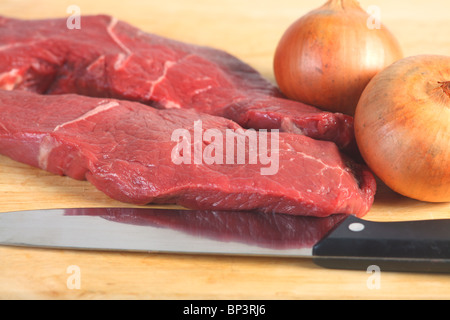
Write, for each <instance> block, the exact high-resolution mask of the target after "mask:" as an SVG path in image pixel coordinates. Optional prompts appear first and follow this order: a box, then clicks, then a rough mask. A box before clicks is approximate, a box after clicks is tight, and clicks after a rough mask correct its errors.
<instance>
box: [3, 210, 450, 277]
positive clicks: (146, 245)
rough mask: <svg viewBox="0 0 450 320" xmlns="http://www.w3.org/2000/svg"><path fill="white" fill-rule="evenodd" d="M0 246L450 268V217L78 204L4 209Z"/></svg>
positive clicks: (394, 268)
mask: <svg viewBox="0 0 450 320" xmlns="http://www.w3.org/2000/svg"><path fill="white" fill-rule="evenodd" d="M0 245H5V246H27V247H44V248H54V249H73V250H108V251H109V250H112V251H135V252H167V253H189V254H226V255H245V256H274V257H292V258H312V260H313V261H314V262H315V263H316V264H317V265H319V266H321V267H325V268H333V269H359V270H367V268H368V267H370V266H374V265H375V266H378V267H379V269H380V270H384V271H401V272H443V273H447V272H450V219H448V220H447V219H444V220H442V219H441V220H423V221H405V222H373V221H366V220H362V219H359V218H356V217H354V216H348V215H332V216H329V217H325V218H317V217H305V216H293V215H283V214H269V213H258V212H238V211H202V210H173V209H152V208H78V209H73V208H71V209H49V210H29V211H16V212H7V213H0Z"/></svg>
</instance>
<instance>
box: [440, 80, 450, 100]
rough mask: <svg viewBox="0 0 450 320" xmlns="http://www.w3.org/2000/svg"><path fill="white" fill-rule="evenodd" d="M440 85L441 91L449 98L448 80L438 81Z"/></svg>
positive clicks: (449, 86) (449, 82)
mask: <svg viewBox="0 0 450 320" xmlns="http://www.w3.org/2000/svg"><path fill="white" fill-rule="evenodd" d="M438 83H439V84H440V85H441V89H442V91H444V93H445V94H446V95H447V97H449V98H450V81H443V82H440V81H439V82H438Z"/></svg>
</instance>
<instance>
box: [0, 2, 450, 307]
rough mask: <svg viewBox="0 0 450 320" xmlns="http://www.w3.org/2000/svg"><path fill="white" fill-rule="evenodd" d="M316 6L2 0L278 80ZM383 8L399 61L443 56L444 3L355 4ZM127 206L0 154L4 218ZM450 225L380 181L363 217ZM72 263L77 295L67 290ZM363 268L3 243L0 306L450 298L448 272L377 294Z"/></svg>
mask: <svg viewBox="0 0 450 320" xmlns="http://www.w3.org/2000/svg"><path fill="white" fill-rule="evenodd" d="M322 3H323V1H302V0H278V1H266V0H246V1H242V0H240V1H237V0H226V1H218V0H203V1H201V0H197V1H195V0H176V1H174V0H167V1H159V0H158V1H154V0H149V1H137V0H128V1H105V0H101V1H92V0H91V1H86V0H74V1H73V0H70V1H66V0H58V1H56V0H52V1H50V0H41V1H37V0H0V15H5V16H10V17H18V18H29V19H32V18H53V17H67V16H68V15H69V14H68V13H67V12H66V10H67V7H68V6H69V5H72V4H75V5H77V6H78V7H79V8H80V9H81V13H82V14H98V13H104V14H111V15H114V16H116V17H117V18H119V19H122V20H125V21H128V22H129V23H131V24H134V25H135V26H137V27H139V28H141V29H143V30H145V31H148V32H153V33H157V34H160V35H163V36H168V37H171V38H173V39H178V40H182V41H187V42H191V43H197V44H202V45H208V46H213V47H216V48H220V49H223V50H226V51H228V52H230V53H232V54H234V55H236V56H238V57H239V58H241V59H242V60H244V61H245V62H247V63H249V64H250V65H252V66H254V67H255V68H256V69H258V70H259V71H260V72H261V73H262V74H263V75H264V76H266V77H267V78H268V79H270V80H271V81H274V78H273V71H272V59H273V53H274V50H275V47H276V44H277V42H278V40H279V38H280V37H281V35H282V33H283V32H284V30H285V29H286V28H287V27H288V26H289V25H290V24H291V23H292V22H293V21H294V20H295V19H297V18H298V17H300V16H301V15H303V14H305V13H306V12H308V11H309V10H312V9H314V8H316V7H318V6H319V5H321V4H322ZM360 3H361V5H362V7H363V8H365V9H367V8H368V7H369V6H371V5H376V6H378V7H379V8H380V13H381V18H382V22H383V23H384V24H385V25H387V26H388V28H389V29H390V30H391V31H392V32H393V33H394V34H395V35H396V36H397V38H398V39H399V41H400V44H401V45H402V48H403V50H404V53H405V55H406V56H409V55H416V54H423V53H433V54H445V55H450V37H449V35H448V25H449V23H450V16H449V12H450V2H449V1H444V0H439V1H438V0H429V1H418V0H414V1H403V0H402V1H387V0H380V1H360ZM93 206H97V207H98V206H122V207H127V206H129V205H127V204H123V203H119V202H117V201H114V200H111V199H109V198H108V197H106V196H105V195H103V194H102V193H101V192H99V191H97V190H96V189H95V188H94V187H92V186H91V185H90V184H89V183H87V182H83V181H75V180H73V179H70V178H67V177H59V176H54V175H52V174H49V173H47V172H44V171H42V170H39V169H36V168H31V167H29V166H26V165H23V164H20V163H17V162H15V161H12V160H10V159H8V158H6V157H3V156H0V212H6V211H15V210H25V209H41V208H61V207H93ZM437 218H450V203H441V204H431V203H425V202H419V201H415V200H412V199H408V198H405V197H402V196H400V195H398V194H396V193H394V192H392V191H391V190H389V189H388V188H387V187H385V186H384V185H383V184H382V183H380V184H379V190H378V193H377V196H376V200H375V203H374V205H373V208H372V210H371V211H370V212H369V214H368V215H367V216H366V219H368V220H375V221H399V220H418V219H437ZM70 266H77V267H79V270H80V272H81V273H80V279H81V287H80V288H79V289H77V288H71V287H70V285H68V280H69V279H70V275H71V273H70V269H68V268H69V267H70ZM369 277H370V274H368V273H366V272H365V271H344V270H328V269H322V268H320V267H317V266H315V265H314V264H313V263H312V261H310V260H309V259H290V258H280V259H275V258H250V257H224V256H221V257H219V256H196V255H175V254H137V253H110V252H80V251H70V250H45V249H30V248H11V247H0V299H330V298H331V299H397V298H401V299H448V298H450V276H448V275H437V274H434V275H433V274H414V273H411V274H406V273H394V272H383V271H382V272H381V282H380V287H379V288H378V289H370V286H368V285H367V281H368V280H369Z"/></svg>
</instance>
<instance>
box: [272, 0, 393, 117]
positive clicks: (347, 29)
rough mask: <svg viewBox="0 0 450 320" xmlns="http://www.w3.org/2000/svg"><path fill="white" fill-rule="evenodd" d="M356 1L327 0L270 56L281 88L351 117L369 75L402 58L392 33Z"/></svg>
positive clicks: (297, 23) (295, 97) (288, 32)
mask: <svg viewBox="0 0 450 320" xmlns="http://www.w3.org/2000/svg"><path fill="white" fill-rule="evenodd" d="M375 18H376V17H372V16H370V15H369V14H368V13H367V12H365V11H364V10H363V9H362V8H361V7H360V6H359V4H358V2H357V1H354V0H331V1H328V2H327V3H326V4H325V5H323V6H322V7H320V8H318V9H316V10H313V11H311V12H309V13H308V14H306V15H305V16H303V17H301V18H300V19H299V20H297V21H295V22H294V23H293V24H292V25H291V26H290V27H289V28H288V29H287V30H286V32H285V33H284V35H283V36H282V38H281V40H280V42H279V44H278V46H277V49H276V52H275V57H274V73H275V78H276V81H277V83H278V86H279V87H280V90H281V91H282V92H283V93H284V94H285V95H286V96H287V97H288V98H291V99H293V100H298V101H301V102H304V103H307V104H310V105H314V106H316V107H319V108H322V109H324V110H329V111H334V112H342V113H346V114H349V115H353V114H354V111H355V108H356V105H357V103H358V100H359V97H360V95H361V93H362V91H363V90H364V88H365V86H366V85H367V83H368V82H369V81H370V79H371V78H372V77H373V76H374V75H375V74H376V73H378V72H379V71H381V70H382V69H384V68H385V67H386V66H388V65H390V64H391V63H392V62H394V61H396V60H398V59H400V58H402V51H401V48H400V45H399V43H398V42H397V40H396V39H395V37H394V36H393V35H392V34H391V33H390V32H389V31H388V30H387V29H386V28H385V27H384V26H383V25H382V24H381V23H379V24H378V25H377V23H374V22H373V21H372V20H373V19H375Z"/></svg>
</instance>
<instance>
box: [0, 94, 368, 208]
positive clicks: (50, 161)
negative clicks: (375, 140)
mask: <svg viewBox="0 0 450 320" xmlns="http://www.w3.org/2000/svg"><path fill="white" fill-rule="evenodd" d="M195 121H197V123H198V121H201V123H202V133H205V132H206V131H207V130H208V129H212V130H216V131H215V132H219V133H223V139H225V137H226V135H225V131H226V130H227V129H228V130H234V131H238V130H239V129H241V127H240V126H239V125H237V124H236V123H235V122H233V121H231V120H227V119H225V118H223V117H218V116H213V115H207V114H204V113H198V112H197V111H195V110H180V109H165V110H158V109H155V108H149V107H148V106H146V105H143V104H140V103H138V102H132V101H123V100H114V99H102V98H91V97H85V96H80V95H75V94H61V95H40V94H36V93H31V92H25V91H18V90H14V91H5V90H0V153H2V154H4V155H7V156H9V157H11V158H13V159H15V160H17V161H21V162H24V163H27V164H30V165H33V166H37V167H40V168H42V169H45V170H48V171H50V172H52V173H55V174H61V175H62V174H64V175H68V176H70V177H72V178H75V179H87V180H89V181H90V182H91V183H92V184H94V185H95V186H96V187H97V188H98V189H99V190H101V191H103V192H104V193H106V194H107V195H109V196H110V197H112V198H114V199H117V200H119V201H123V202H131V203H135V204H147V203H176V204H179V205H182V206H185V207H187V208H193V209H213V210H259V211H261V212H276V213H287V214H294V215H313V216H328V215H330V214H334V213H346V214H355V215H358V216H362V215H364V214H365V213H367V212H368V210H369V208H370V207H371V205H372V202H373V198H374V193H375V188H376V183H375V179H374V177H373V175H372V174H371V173H370V172H369V171H368V170H367V169H366V168H365V167H364V166H360V165H357V164H354V163H353V162H352V161H350V160H348V159H346V158H345V157H343V156H342V155H341V153H340V152H339V150H338V148H337V147H336V145H335V144H334V143H332V142H329V141H319V140H315V139H312V138H309V137H307V136H303V135H298V134H291V133H279V139H278V140H277V142H278V148H277V149H275V148H274V149H270V151H271V153H272V154H277V155H278V163H277V169H278V170H276V172H274V174H271V175H262V174H261V170H262V168H263V167H267V166H266V165H264V164H262V163H261V162H257V163H255V164H250V163H248V162H247V163H245V164H238V159H237V156H238V154H237V152H236V153H235V157H236V158H235V159H234V160H235V161H234V163H229V162H226V163H224V164H217V163H212V164H208V163H205V161H203V162H202V163H200V164H198V163H195V161H194V163H190V164H188V163H180V164H175V163H174V161H173V159H174V158H173V153H174V150H175V149H174V148H176V146H177V145H178V143H179V141H178V140H176V141H173V138H172V135H173V133H174V132H175V131H176V130H177V129H180V128H185V129H184V130H189V133H192V135H194V136H195ZM186 128H188V129H186ZM241 130H242V129H241ZM253 132H254V133H255V134H256V135H257V137H258V138H260V139H262V132H257V131H255V130H253ZM274 134H275V133H267V139H268V138H269V137H271V136H272V135H274ZM217 137H218V135H217ZM183 141H184V140H183ZM210 142H211V143H212V141H210ZM211 143H209V144H208V142H207V141H201V142H200V144H198V143H197V144H196V141H195V139H194V140H190V141H188V144H189V147H190V148H192V149H193V150H195V148H198V147H200V148H201V149H200V150H201V151H204V150H206V148H207V147H208V146H209V145H210V144H211ZM214 143H216V141H214ZM223 145H224V146H225V145H226V146H227V148H228V144H227V141H224V142H223ZM249 145H250V143H248V144H246V148H245V154H246V159H249V157H250V156H251V152H254V150H250V147H249ZM270 146H271V147H272V146H273V144H272V140H271V142H270ZM177 150H178V149H177ZM183 150H184V151H186V150H187V149H183ZM259 151H261V150H259ZM227 155H228V149H227Z"/></svg>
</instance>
